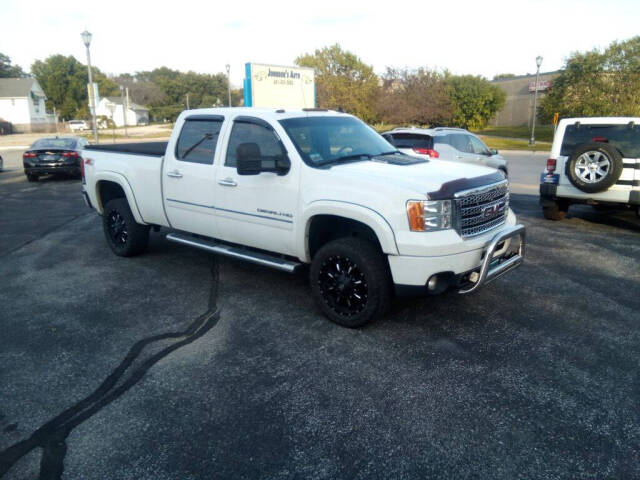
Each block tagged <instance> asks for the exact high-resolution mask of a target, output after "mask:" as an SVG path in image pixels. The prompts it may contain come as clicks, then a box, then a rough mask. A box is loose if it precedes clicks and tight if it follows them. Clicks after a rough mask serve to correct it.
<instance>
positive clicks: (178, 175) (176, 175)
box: [167, 170, 182, 178]
mask: <svg viewBox="0 0 640 480" xmlns="http://www.w3.org/2000/svg"><path fill="white" fill-rule="evenodd" d="M167 176H168V177H173V178H182V174H181V173H180V170H171V171H170V172H167Z"/></svg>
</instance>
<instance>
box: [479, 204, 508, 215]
mask: <svg viewBox="0 0 640 480" xmlns="http://www.w3.org/2000/svg"><path fill="white" fill-rule="evenodd" d="M506 206H507V203H506V202H500V203H496V204H495V205H491V206H489V207H485V208H483V209H482V216H483V217H484V218H488V217H497V216H498V215H500V214H501V213H502V212H504V209H505V208H506Z"/></svg>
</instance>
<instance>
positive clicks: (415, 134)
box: [382, 127, 508, 176]
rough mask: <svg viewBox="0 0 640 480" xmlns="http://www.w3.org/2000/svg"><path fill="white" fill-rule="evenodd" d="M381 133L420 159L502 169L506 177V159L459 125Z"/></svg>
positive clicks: (412, 128)
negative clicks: (435, 159) (456, 126)
mask: <svg viewBox="0 0 640 480" xmlns="http://www.w3.org/2000/svg"><path fill="white" fill-rule="evenodd" d="M382 136H383V137H384V138H385V139H386V140H387V141H388V142H389V143H391V145H393V146H395V147H396V148H397V149H398V150H400V151H401V152H404V153H407V154H409V155H413V156H416V157H421V158H438V159H440V160H449V161H452V162H463V163H472V164H474V165H485V166H487V167H492V168H496V169H498V170H502V172H503V173H504V174H505V176H507V173H508V169H507V161H506V160H505V159H504V158H502V157H501V156H500V155H498V151H497V150H495V149H493V150H492V149H489V148H487V146H486V145H485V144H484V142H483V141H482V140H480V138H478V137H477V136H475V135H474V134H473V133H470V132H468V131H467V130H464V129H462V128H448V127H437V128H415V127H411V128H396V129H393V130H390V131H388V132H384V133H383V134H382Z"/></svg>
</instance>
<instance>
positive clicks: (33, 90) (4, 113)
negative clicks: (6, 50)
mask: <svg viewBox="0 0 640 480" xmlns="http://www.w3.org/2000/svg"><path fill="white" fill-rule="evenodd" d="M46 98H47V97H46V96H45V94H44V91H43V90H42V88H41V87H40V85H39V84H38V81H37V80H36V79H35V78H30V77H27V78H0V121H4V122H9V123H11V124H12V130H13V131H14V132H47V131H55V119H54V117H53V115H48V114H47V112H46V110H45V100H46Z"/></svg>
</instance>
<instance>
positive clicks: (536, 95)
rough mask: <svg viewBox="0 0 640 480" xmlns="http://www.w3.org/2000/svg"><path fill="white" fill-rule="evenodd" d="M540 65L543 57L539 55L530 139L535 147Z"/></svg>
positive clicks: (530, 143) (530, 142) (537, 58)
mask: <svg viewBox="0 0 640 480" xmlns="http://www.w3.org/2000/svg"><path fill="white" fill-rule="evenodd" d="M540 65H542V57H541V56H540V55H538V56H537V57H536V67H537V70H536V84H535V86H534V88H533V119H532V120H531V138H530V139H529V145H531V146H534V145H535V144H536V137H535V133H536V110H537V107H538V78H540Z"/></svg>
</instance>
